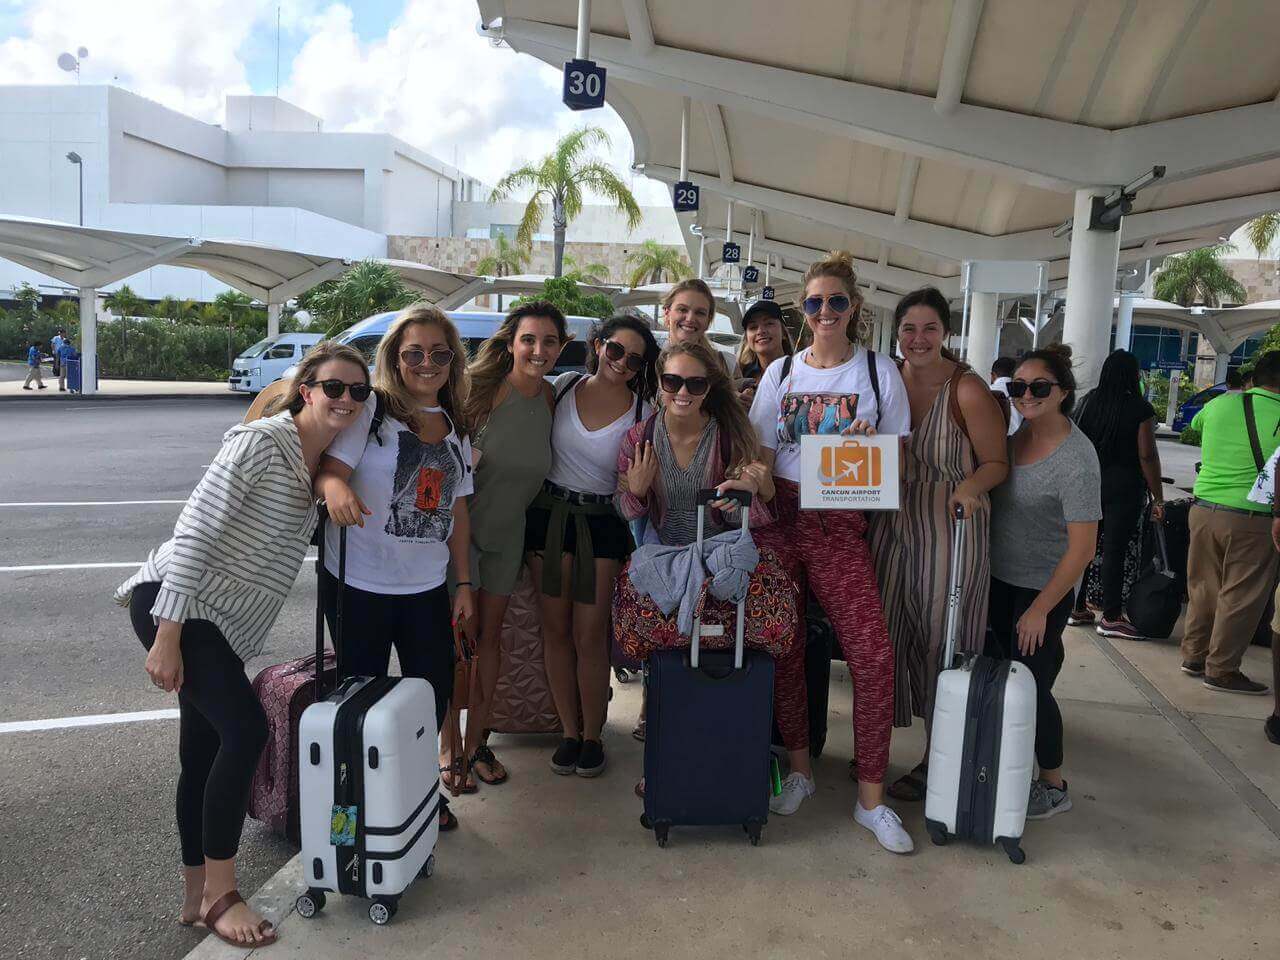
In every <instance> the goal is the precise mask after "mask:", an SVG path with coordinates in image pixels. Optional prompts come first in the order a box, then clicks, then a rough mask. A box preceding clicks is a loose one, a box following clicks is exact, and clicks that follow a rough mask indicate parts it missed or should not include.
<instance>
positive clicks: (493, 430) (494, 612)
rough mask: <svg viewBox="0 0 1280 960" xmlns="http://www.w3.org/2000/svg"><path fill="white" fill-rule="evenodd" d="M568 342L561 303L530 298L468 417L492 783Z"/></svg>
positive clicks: (479, 771)
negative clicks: (501, 680)
mask: <svg viewBox="0 0 1280 960" xmlns="http://www.w3.org/2000/svg"><path fill="white" fill-rule="evenodd" d="M568 338H569V335H568V328H567V327H566V325H565V320H564V314H562V313H561V312H560V310H559V309H558V308H557V307H556V306H555V305H554V304H552V303H548V302H545V301H534V302H531V303H525V304H523V305H522V306H519V307H516V308H515V309H513V310H512V311H511V312H510V313H508V314H507V319H506V320H504V321H503V323H502V326H501V327H499V328H498V330H497V332H496V333H494V335H493V336H492V337H490V338H489V339H488V340H486V341H485V342H484V343H483V344H482V345H481V346H480V349H479V350H478V351H477V353H476V358H475V360H474V361H472V363H471V368H470V371H469V372H470V376H471V390H470V392H469V394H468V396H467V402H466V404H465V405H464V407H463V411H464V414H463V419H464V420H465V421H466V424H467V429H468V430H469V431H470V432H471V436H472V439H473V443H472V449H473V450H476V451H478V453H479V461H478V462H477V464H476V470H475V494H474V495H473V496H472V498H471V567H472V570H471V579H472V580H473V581H474V586H475V589H476V590H477V591H478V596H479V602H478V604H477V613H478V617H479V620H480V623H479V629H478V631H476V636H477V637H478V640H477V643H476V655H477V658H476V666H477V673H478V683H477V684H476V689H475V693H476V697H475V700H474V702H472V703H471V704H470V705H469V707H468V713H467V737H466V752H467V756H468V757H469V758H470V764H469V766H470V768H471V769H472V770H474V771H475V774H476V776H477V777H479V778H480V779H481V780H483V781H484V782H485V783H488V784H495V783H501V782H502V781H504V780H506V779H507V771H506V770H505V769H504V768H503V766H502V764H501V763H499V762H498V759H497V757H495V756H494V754H493V751H492V750H491V749H490V748H489V746H488V744H487V743H486V742H485V739H486V733H485V731H486V727H487V726H488V721H489V705H490V704H491V703H492V701H493V692H494V689H495V687H496V686H497V683H498V667H499V659H500V657H499V645H500V641H501V637H502V620H503V617H504V616H505V615H506V612H507V601H508V599H509V598H510V596H511V592H512V590H514V589H515V585H516V581H517V579H518V578H519V576H520V567H521V564H523V563H524V515H525V510H526V509H527V508H528V506H529V504H530V503H532V502H533V498H534V497H535V496H536V495H537V493H538V491H539V490H541V489H542V482H543V480H545V479H546V477H547V473H548V471H550V469H551V412H552V408H553V406H554V404H555V398H554V396H553V395H552V392H551V385H550V384H549V383H548V382H547V381H546V380H545V379H544V378H545V376H546V374H549V373H550V372H551V370H552V368H553V367H554V366H555V364H556V359H557V358H558V357H559V356H560V349H561V348H562V347H563V346H564V344H565V341H566V340H568ZM450 759H452V758H450ZM442 766H444V764H442ZM468 780H470V777H469V776H468ZM467 786H468V787H470V786H471V784H470V783H468V784H467Z"/></svg>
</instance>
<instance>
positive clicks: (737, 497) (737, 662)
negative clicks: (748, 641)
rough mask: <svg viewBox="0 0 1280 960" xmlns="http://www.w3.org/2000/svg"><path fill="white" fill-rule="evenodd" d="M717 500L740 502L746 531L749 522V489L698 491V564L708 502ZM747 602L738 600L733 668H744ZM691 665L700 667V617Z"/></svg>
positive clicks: (695, 624) (692, 643) (691, 649)
mask: <svg viewBox="0 0 1280 960" xmlns="http://www.w3.org/2000/svg"><path fill="white" fill-rule="evenodd" d="M717 500H734V501H736V502H737V504H738V512H739V513H741V514H742V529H743V531H745V530H746V529H747V525H748V522H749V516H748V515H749V514H750V513H751V493H750V492H749V491H747V490H726V491H725V492H724V493H719V492H718V491H717V490H716V489H715V488H714V487H710V488H708V489H706V490H699V491H698V539H697V540H696V541H695V542H696V543H697V546H698V565H699V566H701V565H702V540H703V534H704V531H705V523H706V519H707V504H709V503H715V502H716V501H717ZM746 613H747V602H746V597H745V596H744V597H743V598H742V599H741V600H739V601H738V615H737V616H736V617H734V620H736V621H737V631H736V633H737V637H736V639H735V640H734V644H733V669H735V670H741V669H742V645H743V637H744V636H745V633H744V630H745V624H744V623H743V620H745V619H746ZM716 629H717V630H723V629H724V628H723V627H717V628H716ZM689 641H690V642H689V666H691V667H693V669H695V670H696V669H698V655H699V653H700V652H701V647H702V642H701V641H702V618H701V617H698V618H696V619H695V620H694V621H693V636H692V637H690V638H689Z"/></svg>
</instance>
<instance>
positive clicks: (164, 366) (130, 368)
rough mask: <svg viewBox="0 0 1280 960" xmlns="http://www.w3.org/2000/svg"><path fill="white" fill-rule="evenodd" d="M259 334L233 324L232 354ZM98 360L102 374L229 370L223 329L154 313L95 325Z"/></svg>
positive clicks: (163, 376)
mask: <svg viewBox="0 0 1280 960" xmlns="http://www.w3.org/2000/svg"><path fill="white" fill-rule="evenodd" d="M263 334H264V331H263V330H261V329H258V328H249V329H237V330H235V332H234V333H233V334H232V337H231V355H232V356H238V355H239V354H240V353H242V352H243V351H244V350H245V349H247V348H248V347H249V346H251V345H252V344H253V343H255V342H256V341H258V340H261V339H262V337H263ZM77 346H79V344H77ZM98 364H99V369H100V371H101V375H102V376H104V377H125V378H128V379H139V380H225V379H226V378H227V376H228V375H229V373H230V371H229V370H228V368H227V330H226V328H225V327H212V326H202V325H200V324H191V323H171V322H170V321H168V320H153V319H148V320H129V321H128V323H127V324H122V323H121V322H120V321H119V320H116V321H113V322H111V323H104V324H101V325H99V327H98Z"/></svg>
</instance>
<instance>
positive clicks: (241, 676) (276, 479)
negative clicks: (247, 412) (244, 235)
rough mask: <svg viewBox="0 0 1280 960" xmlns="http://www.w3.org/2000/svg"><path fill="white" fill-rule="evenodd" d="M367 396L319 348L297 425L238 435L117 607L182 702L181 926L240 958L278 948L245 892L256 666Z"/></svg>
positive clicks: (353, 371) (162, 683)
mask: <svg viewBox="0 0 1280 960" xmlns="http://www.w3.org/2000/svg"><path fill="white" fill-rule="evenodd" d="M368 392H369V371H368V370H367V369H366V368H365V365H364V358H363V357H362V356H361V355H360V353H359V351H357V350H354V349H353V348H351V347H348V346H341V345H338V344H335V343H332V342H329V341H322V342H321V343H319V344H317V345H316V347H315V348H314V349H313V350H312V351H311V352H310V353H308V354H307V356H306V358H305V359H303V361H302V363H301V364H299V366H298V373H297V375H296V376H295V378H294V379H293V380H292V381H291V383H290V389H289V392H288V394H287V395H286V397H285V409H284V412H282V413H279V414H277V415H276V416H272V417H267V418H264V419H262V420H258V421H256V422H254V423H252V424H246V425H238V426H235V427H232V428H231V429H230V430H229V431H227V434H226V436H225V437H224V438H223V441H222V449H221V450H219V451H218V454H217V456H215V457H214V459H213V463H212V464H210V466H209V469H208V471H207V472H206V473H205V475H204V477H203V479H201V481H200V483H199V484H198V485H197V486H196V489H195V491H194V492H193V493H192V494H191V496H190V497H189V498H188V499H187V503H186V506H185V507H183V509H182V515H181V516H180V517H179V518H178V522H177V524H176V525H175V526H174V529H173V537H172V538H171V539H169V540H168V541H166V542H165V543H164V544H163V545H161V546H160V547H158V548H156V549H155V550H153V551H152V552H151V554H150V555H149V556H148V557H147V560H146V562H145V563H144V564H143V565H142V568H141V569H140V570H138V572H137V573H136V574H134V575H133V576H132V577H130V578H129V579H128V580H126V581H125V582H124V583H123V584H121V585H120V587H119V588H118V589H117V590H116V594H115V600H116V602H117V603H118V604H120V605H122V606H127V607H128V608H129V617H130V620H131V621H132V624H133V629H134V632H135V633H137V635H138V639H139V640H141V641H142V644H143V646H145V647H146V648H147V651H148V652H147V661H146V670H147V674H148V675H149V676H150V678H151V682H152V683H153V684H154V685H155V686H156V687H158V688H159V689H161V690H165V691H177V694H178V714H179V719H178V761H179V764H180V772H179V774H178V796H177V818H178V839H179V842H180V844H181V848H182V863H183V883H184V886H185V899H184V902H183V905H182V908H181V910H180V911H179V913H178V922H179V923H181V924H182V925H183V926H188V927H189V926H194V925H195V924H196V923H198V922H200V921H203V922H204V924H205V926H207V927H208V928H209V929H210V930H211V931H212V932H213V933H214V934H216V935H217V936H218V937H219V938H221V939H222V940H224V941H226V942H227V943H230V944H232V945H233V946H237V947H246V948H251V947H260V946H265V945H267V944H269V943H273V942H275V939H276V932H275V930H274V928H273V927H272V925H271V924H270V923H269V922H268V921H266V920H264V919H263V918H262V916H261V915H259V914H258V913H257V912H256V911H254V910H253V909H252V908H251V907H250V906H249V905H248V904H247V903H245V902H244V900H243V899H242V898H241V896H240V894H239V892H237V890H236V862H235V858H236V854H237V852H238V850H239V846H240V834H241V831H242V830H243V829H244V817H245V810H246V808H247V806H248V802H249V785H250V782H251V781H252V779H253V774H254V770H256V769H257V766H258V758H259V755H260V754H261V753H262V748H263V746H264V745H265V744H266V741H267V718H266V715H265V714H264V713H263V711H262V704H261V703H260V702H259V700H258V698H257V696H256V695H255V694H254V692H253V687H252V686H251V685H250V683H249V678H248V677H247V676H246V675H245V672H244V664H245V661H246V660H249V659H251V658H253V657H256V656H258V655H259V654H260V653H262V649H263V647H264V646H265V644H266V641H267V635H268V633H269V632H270V630H271V627H272V625H273V624H274V623H275V621H276V618H277V617H278V616H279V614H280V609H281V607H282V606H283V605H284V602H285V598H286V597H287V596H288V594H289V591H290V590H291V589H292V587H293V582H294V580H295V579H296V578H297V576H298V570H299V569H300V568H301V566H302V560H303V557H304V556H305V555H306V552H307V545H308V544H309V543H310V541H311V536H312V534H313V533H314V531H315V529H316V521H317V517H316V506H315V494H314V492H313V489H312V477H313V476H314V474H315V471H316V468H317V466H318V464H319V462H320V457H321V455H322V454H323V452H324V450H325V448H326V447H328V446H329V444H330V442H331V441H332V440H333V438H334V437H335V436H337V434H338V432H339V431H340V430H341V429H342V428H343V427H345V426H346V425H347V424H349V423H350V422H351V416H352V413H353V412H354V411H355V410H356V409H357V408H358V407H359V405H360V401H361V400H363V399H364V397H366V396H368Z"/></svg>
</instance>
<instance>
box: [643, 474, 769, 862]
mask: <svg viewBox="0 0 1280 960" xmlns="http://www.w3.org/2000/svg"><path fill="white" fill-rule="evenodd" d="M732 493H733V495H734V497H735V499H737V500H738V502H739V503H740V504H741V510H740V512H741V514H742V523H743V527H744V528H745V527H746V524H747V513H748V512H749V508H750V505H751V495H750V494H747V493H743V492H741V491H733V492H732ZM715 498H716V494H715V491H714V490H704V491H702V492H700V493H699V494H698V542H699V544H701V542H702V530H703V517H704V513H705V509H706V504H707V503H708V502H710V501H711V500H713V499H715ZM744 616H745V603H744V602H743V603H739V604H738V615H737V617H736V618H735V621H736V632H737V644H736V646H735V648H734V649H733V650H732V651H730V650H718V651H716V650H709V651H707V652H705V653H703V652H701V651H700V650H699V640H700V638H701V637H702V636H704V635H710V632H711V631H712V630H723V629H724V628H723V627H720V626H715V627H712V626H708V627H705V628H704V627H702V625H701V623H700V622H698V621H695V622H694V626H693V636H692V637H691V638H690V640H691V644H690V647H689V649H688V650H660V651H657V652H656V653H653V654H652V655H650V657H649V659H648V661H646V665H645V670H646V674H645V676H646V682H647V684H648V690H649V699H648V714H647V730H646V736H645V741H644V776H645V788H644V816H643V817H641V819H640V822H641V824H642V825H643V826H644V827H645V828H646V829H652V830H653V833H654V837H655V838H656V839H657V841H658V846H660V847H665V846H666V845H667V835H668V832H669V831H670V829H671V827H673V826H726V825H733V824H741V825H742V828H743V829H744V830H745V831H746V832H747V835H748V837H750V839H751V842H752V844H758V843H759V842H760V831H761V830H762V828H763V827H764V824H765V821H766V820H768V818H769V762H770V754H769V739H770V733H771V731H772V729H773V658H772V657H770V656H769V655H768V654H765V653H761V652H760V651H758V650H745V651H744V649H743V644H742V636H743V628H744V623H743V617H744Z"/></svg>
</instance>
